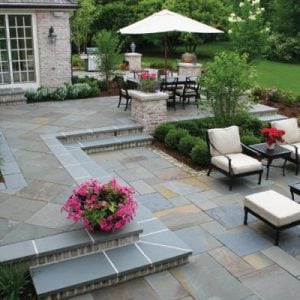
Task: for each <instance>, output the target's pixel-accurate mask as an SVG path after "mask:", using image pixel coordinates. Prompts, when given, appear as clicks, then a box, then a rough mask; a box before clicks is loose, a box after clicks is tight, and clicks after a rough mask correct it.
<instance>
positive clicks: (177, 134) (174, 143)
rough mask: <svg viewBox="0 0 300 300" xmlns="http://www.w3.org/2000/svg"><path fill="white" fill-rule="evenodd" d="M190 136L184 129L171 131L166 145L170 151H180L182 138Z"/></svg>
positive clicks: (167, 136) (166, 139)
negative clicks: (179, 145) (179, 146)
mask: <svg viewBox="0 0 300 300" xmlns="http://www.w3.org/2000/svg"><path fill="white" fill-rule="evenodd" d="M186 135H188V131H187V130H185V129H182V128H175V129H171V130H169V132H168V133H167V135H166V137H165V144H166V146H167V147H168V148H170V149H176V150H178V144H179V141H180V139H181V138H182V137H184V136H186Z"/></svg>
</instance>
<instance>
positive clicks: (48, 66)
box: [36, 11, 71, 86]
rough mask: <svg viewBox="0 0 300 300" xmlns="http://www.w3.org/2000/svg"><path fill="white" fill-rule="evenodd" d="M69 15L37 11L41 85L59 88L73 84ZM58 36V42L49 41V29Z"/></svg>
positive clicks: (66, 13)
mask: <svg viewBox="0 0 300 300" xmlns="http://www.w3.org/2000/svg"><path fill="white" fill-rule="evenodd" d="M69 17H70V16H69V13H68V12H63V11H37V13H36V20H37V39H38V47H39V65H40V66H39V68H40V85H47V86H59V85H61V84H62V83H64V82H68V83H70V82H71V43H70V25H69ZM50 26H53V28H54V32H55V33H56V34H57V39H56V42H54V43H51V42H50V41H49V39H48V34H49V28H50Z"/></svg>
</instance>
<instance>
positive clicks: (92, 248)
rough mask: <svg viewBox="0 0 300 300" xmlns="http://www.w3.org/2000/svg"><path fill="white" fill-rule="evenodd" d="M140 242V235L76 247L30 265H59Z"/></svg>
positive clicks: (37, 259) (30, 262)
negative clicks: (58, 263)
mask: <svg viewBox="0 0 300 300" xmlns="http://www.w3.org/2000/svg"><path fill="white" fill-rule="evenodd" d="M138 240H139V234H134V235H131V236H128V237H124V238H119V239H115V240H111V241H106V242H104V243H94V244H92V245H87V246H84V247H78V246H75V247H74V248H72V249H69V250H67V251H59V252H57V253H51V254H49V255H44V256H40V257H39V256H38V257H37V258H35V259H32V260H30V261H29V265H30V266H32V267H34V266H41V265H47V264H52V263H57V262H61V261H65V260H68V259H73V258H76V257H80V256H83V255H89V254H93V253H98V252H102V251H104V250H109V249H114V248H118V247H121V246H125V245H129V244H132V243H135V242H137V241H138Z"/></svg>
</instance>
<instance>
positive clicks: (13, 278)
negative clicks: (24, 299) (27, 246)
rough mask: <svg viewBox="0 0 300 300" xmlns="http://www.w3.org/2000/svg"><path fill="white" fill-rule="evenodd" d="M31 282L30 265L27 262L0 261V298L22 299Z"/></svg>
mask: <svg viewBox="0 0 300 300" xmlns="http://www.w3.org/2000/svg"><path fill="white" fill-rule="evenodd" d="M28 282H29V271H28V265H27V264H25V263H0V298H1V299H11V300H14V299H15V300H17V299H20V295H22V293H23V292H24V288H25V286H26V285H27V284H28Z"/></svg>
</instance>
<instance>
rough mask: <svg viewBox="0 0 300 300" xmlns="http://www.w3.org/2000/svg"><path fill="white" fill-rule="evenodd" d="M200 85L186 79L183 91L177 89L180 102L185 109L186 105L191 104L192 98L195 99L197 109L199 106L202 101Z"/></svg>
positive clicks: (196, 81) (195, 81)
mask: <svg viewBox="0 0 300 300" xmlns="http://www.w3.org/2000/svg"><path fill="white" fill-rule="evenodd" d="M199 89H200V84H199V82H198V80H191V79H190V78H189V77H186V80H185V83H184V86H183V89H177V90H176V93H175V94H176V95H177V96H179V100H180V101H181V102H182V107H183V108H185V104H186V103H188V104H189V103H190V99H191V98H195V102H196V104H197V108H198V106H199V100H200V93H199Z"/></svg>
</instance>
